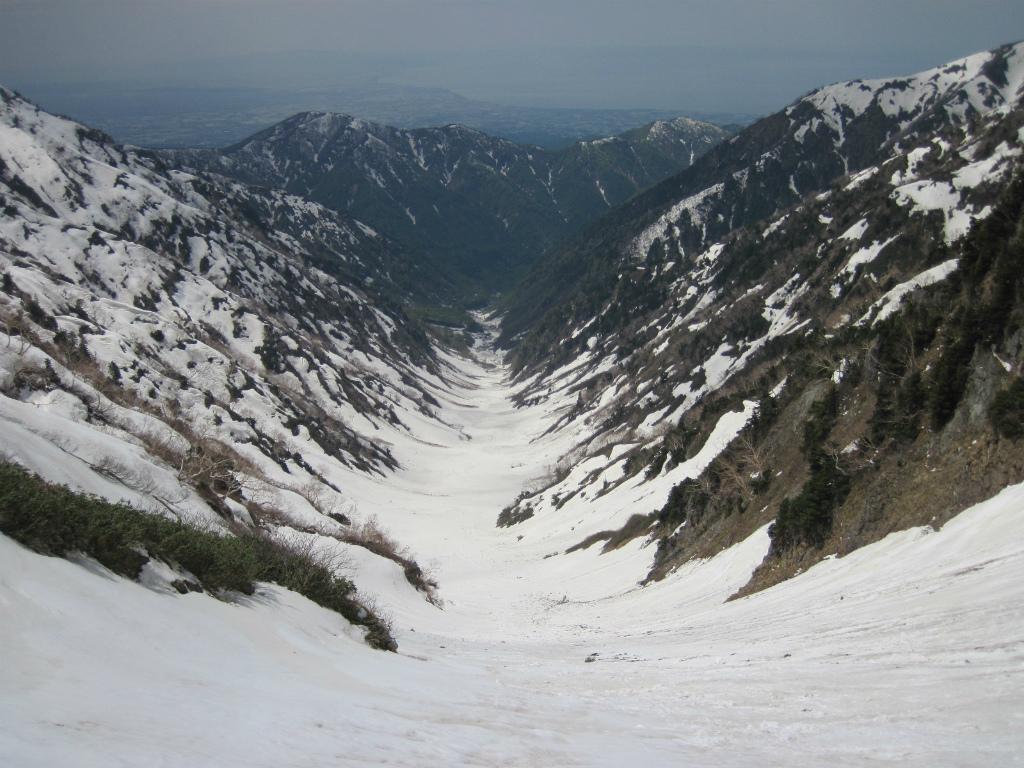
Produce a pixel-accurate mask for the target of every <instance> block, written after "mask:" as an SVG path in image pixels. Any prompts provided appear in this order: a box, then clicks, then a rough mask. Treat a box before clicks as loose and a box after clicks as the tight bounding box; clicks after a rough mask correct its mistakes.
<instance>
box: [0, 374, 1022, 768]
mask: <svg viewBox="0 0 1024 768" xmlns="http://www.w3.org/2000/svg"><path fill="white" fill-rule="evenodd" d="M462 369H463V383H462V384H461V386H460V387H459V389H457V390H454V392H453V396H452V397H450V398H449V401H448V402H446V403H444V405H443V408H444V415H445V417H446V418H447V419H449V420H450V421H451V422H453V423H457V424H458V425H459V426H460V427H461V431H455V430H449V431H447V432H443V431H442V430H440V429H439V430H438V431H437V432H436V433H434V434H432V435H431V434H421V438H422V439H421V441H420V442H413V441H409V442H408V443H406V444H404V445H396V446H395V451H396V455H398V456H399V458H400V460H401V462H402V464H403V466H404V467H405V469H404V470H403V471H401V472H400V473H399V474H398V476H397V477H396V478H395V479H394V482H389V483H384V482H383V481H381V480H379V479H378V480H375V479H373V478H372V476H367V475H363V476H362V478H363V480H362V482H363V484H362V485H358V484H355V483H354V484H353V485H352V486H351V487H350V488H348V489H347V490H348V491H349V492H350V493H351V495H352V496H353V497H354V498H355V499H357V503H358V505H359V507H360V509H361V510H363V511H365V512H380V513H381V514H382V515H383V513H384V511H385V510H387V512H388V517H387V522H388V523H389V525H391V526H392V527H393V529H394V530H395V531H396V533H397V534H398V535H399V537H400V538H402V539H403V540H407V541H415V542H416V546H417V550H418V551H419V554H420V555H421V556H423V559H426V560H430V559H434V560H436V571H437V574H438V575H439V577H440V580H441V583H442V596H443V597H444V598H445V599H446V605H445V607H444V609H443V610H441V609H439V608H437V607H434V606H431V605H429V604H428V603H425V602H424V601H423V600H410V599H407V598H408V594H407V593H408V592H409V591H411V589H410V588H408V586H407V585H405V587H404V588H403V586H402V585H401V584H399V583H398V582H396V581H395V580H394V579H393V578H391V576H392V574H389V573H387V572H383V571H380V570H378V571H373V570H372V569H366V568H363V569H361V572H360V573H359V574H358V576H359V578H358V579H357V580H358V581H359V583H360V584H361V585H362V586H363V588H364V589H366V590H368V591H376V592H377V593H378V596H379V598H380V600H381V601H382V602H384V603H386V604H388V605H389V606H390V607H391V608H392V610H393V612H394V623H395V629H396V634H397V636H398V639H399V644H400V654H399V655H398V656H395V655H393V654H384V653H379V652H375V651H371V650H369V649H367V648H366V647H365V646H363V645H361V644H360V643H359V642H357V641H355V640H353V639H352V638H351V637H350V636H349V632H348V628H347V625H346V624H345V622H344V621H343V620H341V619H340V618H338V617H337V616H335V615H333V614H330V613H328V612H325V611H323V610H321V609H319V608H317V607H316V606H314V605H312V604H311V603H308V602H307V601H305V600H304V599H302V598H299V597H296V596H295V595H293V594H291V593H288V592H285V591H283V590H280V589H278V588H276V587H272V586H265V587H263V588H261V589H260V590H259V591H258V593H257V594H256V595H254V596H253V597H252V598H239V599H238V600H236V601H234V602H220V601H217V600H214V599H211V598H209V597H207V596H205V595H196V594H189V595H185V596H180V595H177V594H176V593H173V594H172V593H170V592H169V590H167V589H163V588H161V587H160V586H159V584H158V583H157V584H156V585H155V586H153V587H152V588H147V587H145V586H142V585H140V584H135V583H132V582H128V581H125V580H122V579H119V578H114V577H111V576H110V575H109V574H108V573H106V572H104V571H103V570H102V569H101V568H99V567H98V566H96V565H94V564H90V563H82V564H75V563H71V562H67V561H63V560H58V559H54V558H45V557H42V556H40V555H36V554H32V553H29V552H27V551H26V550H24V549H22V548H20V547H18V546H17V545H14V544H13V543H11V542H10V541H9V540H6V539H3V540H0V548H2V552H0V617H2V620H0V645H2V647H3V649H4V663H3V665H2V671H0V701H2V702H3V703H2V710H3V711H4V713H5V715H4V718H3V726H2V729H0V762H3V764H5V765H11V766H49V765H55V764H68V763H71V762H73V763H74V764H75V765H78V766H100V765H102V766H111V765H125V766H129V765H131V766H136V765H143V764H160V765H168V766H194V765H218V766H231V765H239V766H242V765H245V766H281V765H300V764H301V765H304V766H318V765H324V766H326V765H332V766H336V765H352V766H357V765H365V766H369V765H381V764H389V765H406V766H456V765H467V766H469V765H473V766H499V765H502V766H507V765H513V766H562V765H588V766H622V765H684V764H685V765H697V766H700V765H709V766H710V765H726V764H727V765H783V764H787V765H791V764H798V765H821V764H824V763H827V764H831V765H860V764H863V763H864V762H868V761H875V762H880V763H890V762H892V763H895V762H899V763H900V764H908V765H936V764H957V765H1010V764H1014V763H1015V762H1016V760H1017V759H1018V758H1019V757H1020V755H1021V753H1022V750H1024V737H1022V736H1021V733H1022V731H1021V728H1020V716H1021V708H1020V704H1021V699H1020V693H1019V692H1020V688H1021V683H1022V678H1024V621H1022V619H1024V615H1022V614H1024V609H1022V608H1021V606H1022V605H1024V601H1022V599H1021V598H1022V597H1024V595H1022V592H1024V586H1022V585H1024V542H1022V541H1021V539H1020V537H1019V536H1018V535H1017V531H1019V529H1020V526H1021V525H1022V524H1024V487H1021V486H1016V487H1011V488H1008V489H1007V490H1005V491H1004V492H1003V493H1002V494H1000V495H999V496H998V497H996V498H994V499H992V500H991V501H989V502H986V503H984V504H981V505H979V506H977V507H975V508H973V509H971V510H968V511H967V512H964V513H963V514H961V515H960V516H959V517H957V518H956V519H955V520H954V521H952V522H951V523H949V524H948V525H946V526H945V528H944V529H943V530H941V531H939V532H932V531H931V530H930V529H923V530H922V529H917V530H910V531H905V532H903V533H900V534H895V535H892V536H890V537H888V538H887V539H885V540H884V541H882V542H879V543H877V544H875V545H871V546H868V547H865V548H863V549H861V550H859V551H857V552H855V553H853V554H852V555H850V556H848V557H845V558H842V559H831V560H826V561H825V562H823V563H821V564H820V565H818V566H816V567H814V568H813V569H811V570H810V571H808V572H807V573H805V574H803V575H801V576H799V577H797V578H795V579H793V580H791V581H789V582H786V583H785V584H783V585H780V586H778V587H775V588H773V589H771V590H768V591H766V592H762V593H759V594H757V595H754V596H752V597H748V598H744V599H741V600H738V601H734V602H728V603H727V602H725V600H726V598H727V596H728V595H729V594H731V593H732V592H733V591H735V589H737V588H738V587H739V586H740V585H742V584H743V583H744V582H745V581H746V579H747V578H748V576H749V574H750V572H751V570H752V569H753V568H754V567H755V566H756V565H757V564H758V562H760V560H761V558H762V557H763V555H764V552H765V550H766V548H767V543H768V540H767V535H766V533H765V531H764V530H763V529H762V530H760V531H758V532H757V533H756V534H755V535H754V536H753V537H751V539H750V540H748V541H745V542H743V543H740V544H737V545H736V546H734V547H733V548H731V549H729V550H727V551H725V552H723V553H722V554H720V555H719V556H717V557H715V558H714V559H712V560H710V561H704V562H694V563H691V564H689V565H688V566H687V567H685V568H684V569H681V570H679V571H677V572H676V573H674V574H673V575H671V576H670V577H668V578H667V579H665V580H664V581H662V582H659V583H656V584H653V585H650V586H647V587H644V588H639V587H634V588H632V589H628V590H626V591H625V592H623V590H622V588H621V586H620V585H621V584H622V575H623V572H628V571H629V570H630V569H631V568H635V567H636V562H637V560H638V559H642V558H641V557H640V555H641V553H639V552H637V551H635V550H628V551H625V552H617V553H614V554H612V555H606V556H604V557H603V558H601V561H602V563H601V567H597V568H590V569H589V573H588V574H587V575H586V576H582V575H581V573H582V571H583V570H585V569H581V568H579V567H578V564H577V565H576V570H575V573H576V575H577V580H578V581H579V582H580V583H578V584H577V583H574V582H573V580H572V578H571V577H572V573H569V572H568V570H571V569H572V566H571V565H567V563H571V561H570V560H569V559H568V558H548V559H544V557H543V554H541V553H542V552H544V551H545V550H546V549H547V548H549V547H550V546H551V542H550V541H549V540H548V538H549V537H553V536H556V534H558V532H551V531H544V530H536V531H531V530H530V529H529V528H526V529H525V531H526V532H525V534H523V538H522V540H521V541H517V540H516V537H517V536H518V535H519V534H522V533H523V530H524V529H523V527H522V526H517V528H519V529H520V530H519V531H518V533H517V532H516V529H512V530H511V531H509V530H501V529H496V528H495V527H494V518H495V515H496V513H497V511H498V509H500V507H501V505H502V504H504V503H505V502H506V501H507V499H508V495H509V494H510V493H514V492H515V490H516V489H517V488H518V487H521V484H522V483H523V482H524V481H525V480H527V479H529V477H530V476H531V475H534V474H536V473H537V472H538V471H542V470H543V468H544V464H545V461H546V459H547V458H548V456H549V455H551V454H552V452H557V450H558V447H557V446H555V445H553V442H557V441H558V439H559V438H558V437H557V436H553V435H548V436H546V437H545V436H543V432H544V431H545V429H546V427H547V426H548V425H549V423H550V420H551V419H552V418H554V417H556V416H557V414H554V413H550V412H547V413H546V412H544V410H543V407H535V408H531V409H515V408H513V407H512V405H511V403H510V401H509V400H508V395H509V394H510V388H509V384H508V382H507V380H506V378H505V372H504V371H503V370H502V369H500V368H496V367H493V366H490V367H489V366H484V365H479V364H469V363H463V364H462ZM434 423H436V422H434ZM529 522H530V521H527V523H529ZM563 533H564V532H563ZM578 556H579V557H589V558H591V560H594V561H596V560H598V556H597V555H596V554H593V555H590V554H588V553H587V552H582V553H578ZM604 561H607V562H604ZM353 567H354V568H356V569H357V570H360V566H359V565H358V564H355V565H354V566H353ZM642 571H643V569H642V568H636V573H642ZM566 577H569V578H568V580H566ZM563 585H564V586H563ZM403 589H404V591H403ZM588 658H589V659H590V660H591V661H592V663H588V662H587V659H588Z"/></svg>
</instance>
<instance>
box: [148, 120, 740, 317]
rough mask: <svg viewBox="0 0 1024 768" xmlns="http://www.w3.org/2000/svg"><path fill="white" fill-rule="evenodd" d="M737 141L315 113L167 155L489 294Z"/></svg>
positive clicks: (717, 131) (680, 130)
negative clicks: (402, 124) (404, 123)
mask: <svg viewBox="0 0 1024 768" xmlns="http://www.w3.org/2000/svg"><path fill="white" fill-rule="evenodd" d="M728 135H729V134H728V133H727V132H726V131H725V130H723V129H721V128H718V127H717V126H714V125H711V124H710V123H701V122H698V121H695V120H689V119H687V118H679V119H677V120H673V121H670V122H656V123H652V124H650V125H647V126H644V127H643V128H639V129H636V130H633V131H630V132H628V133H626V134H623V135H622V136H619V137H615V138H610V139H602V140H599V141H592V142H582V143H578V144H574V145H572V146H570V147H567V148H566V149H564V150H561V151H558V152H551V151H548V150H545V149H541V148H540V147H530V146H522V145H518V144H514V143H512V142H510V141H507V140H504V139H498V138H494V137H492V136H488V135H487V134H484V133H481V132H480V131H475V130H472V129H470V128H466V127H463V126H459V125H451V126H447V127H444V128H420V129H414V130H401V129H397V128H391V127H389V126H385V125H379V124H376V123H371V122H367V121H365V120H359V119H356V118H352V117H348V116H347V115H341V114H330V113H314V112H306V113H301V114H298V115H295V116H294V117H291V118H289V119H288V120H285V121H284V122H282V123H280V124H278V125H276V126H273V127H271V128H268V129H266V130H265V131H261V132H260V133H257V134H256V135H254V136H252V137H251V138H249V139H246V140H245V141H243V142H241V143H239V144H236V145H234V146H232V147H228V148H227V149H224V150H173V151H170V150H168V151H162V152H161V153H160V156H161V157H162V158H164V159H165V160H166V161H167V162H168V163H170V164H172V165H176V166H180V167H183V168H187V169H193V170H205V171H208V172H213V173H218V174H222V175H225V176H229V177H232V178H235V179H238V180H241V181H245V182H248V183H252V184H259V185H262V186H267V187H272V188H276V189H282V190H285V191H287V192H289V193H292V194H298V195H302V196H304V197H307V198H309V199H310V200H314V201H316V202H318V203H320V204H322V205H324V206H326V207H328V208H331V209H333V210H335V211H341V212H345V213H349V214H351V215H353V216H355V217H357V218H359V219H360V220H362V221H365V222H367V223H368V224H370V225H371V226H373V227H375V228H377V229H379V230H381V231H384V232H387V233H388V235H389V236H390V237H392V238H394V239H396V240H398V241H400V242H402V243H404V244H406V245H407V246H409V247H410V248H412V249H414V250H415V251H416V252H417V253H418V254H421V256H425V257H426V258H428V259H430V260H431V261H433V262H434V263H435V265H436V268H438V269H440V270H442V271H443V272H444V273H445V274H446V275H448V276H456V277H454V279H456V280H458V279H459V278H461V279H462V280H463V281H467V280H468V282H469V284H470V285H472V286H477V287H479V286H482V287H483V289H484V292H483V294H482V297H483V298H486V297H487V295H488V293H489V292H490V291H493V290H495V289H501V288H505V287H507V285H508V283H509V280H510V278H511V277H512V276H513V275H515V274H516V272H517V271H518V269H519V268H520V267H522V266H523V265H524V264H527V263H530V262H532V261H534V260H536V259H537V258H538V257H539V256H540V255H541V254H543V253H544V252H545V251H546V250H547V249H548V248H550V247H551V246H552V245H553V244H554V243H555V242H557V241H558V240H560V239H562V238H564V237H565V236H567V235H568V234H569V233H570V232H572V231H573V230H575V229H576V228H578V227H579V226H580V225H581V224H583V223H584V222H586V221H589V220H590V219H592V218H593V217H594V216H596V215H598V214H599V213H602V212H604V211H606V210H608V209H609V208H610V207H611V206H613V205H615V204H617V203H620V202H622V201H623V200H626V199H627V198H629V197H630V196H632V195H633V194H635V193H636V192H638V191H640V190H641V189H644V188H646V187H648V186H650V185H651V184H653V183H654V182H656V181H660V180H661V179H663V178H665V177H666V176H668V175H670V174H672V173H674V172H676V171H678V170H680V169H682V168H685V167H687V166H688V165H690V164H691V163H692V162H693V161H694V159H695V158H696V157H698V156H700V155H701V154H703V153H704V152H706V151H707V150H708V149H709V148H710V147H712V146H713V145H714V144H716V143H718V142H719V141H721V140H722V139H723V138H725V137H726V136H728ZM467 289H468V286H467Z"/></svg>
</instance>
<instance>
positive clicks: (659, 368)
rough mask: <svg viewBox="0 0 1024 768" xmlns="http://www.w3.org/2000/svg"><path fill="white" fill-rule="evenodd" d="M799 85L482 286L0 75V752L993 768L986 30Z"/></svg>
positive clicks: (1016, 505)
mask: <svg viewBox="0 0 1024 768" xmlns="http://www.w3.org/2000/svg"><path fill="white" fill-rule="evenodd" d="M911 86H912V87H911ZM815 93H816V94H817V95H815V94H812V95H811V96H808V97H805V98H804V99H801V100H799V101H797V102H795V103H794V104H793V105H792V106H791V107H790V108H789V109H787V110H784V111H782V112H779V113H777V114H776V115H774V116H770V117H768V118H766V119H765V120H763V121H760V122H759V123H758V124H756V125H754V126H751V127H750V128H749V129H746V130H744V131H742V132H741V133H739V134H737V135H735V136H734V137H732V138H731V139H729V140H728V141H726V142H723V143H722V144H720V145H718V146H716V147H715V148H714V149H712V150H711V151H710V152H708V153H707V154H705V155H704V156H702V157H701V158H698V159H696V160H695V161H694V165H693V167H692V168H690V169H689V170H688V171H686V172H683V173H681V174H679V176H677V177H673V179H671V180H669V181H667V182H665V183H663V184H661V185H658V186H657V187H655V188H653V189H651V190H648V191H647V192H644V193H641V194H640V195H639V196H638V197H636V198H633V200H632V202H631V203H630V204H629V205H627V206H623V207H619V208H616V209H615V210H614V211H612V212H611V214H610V215H609V216H607V217H605V218H603V219H601V220H598V221H596V222H593V227H592V228H591V227H589V225H588V228H585V229H584V230H581V231H580V235H579V239H578V240H569V241H567V244H566V245H565V248H564V250H562V251H559V252H553V253H551V254H546V255H545V256H544V259H543V260H542V261H541V262H539V263H538V267H537V269H536V270H535V271H533V272H531V274H530V275H527V276H526V278H525V279H524V280H522V281H521V282H520V283H518V285H517V287H515V288H514V290H510V291H509V292H508V293H504V294H502V295H501V296H499V297H492V299H493V300H494V302H495V303H494V304H492V305H490V307H491V309H489V310H487V311H486V312H485V311H482V310H480V311H478V310H472V311H471V306H470V305H469V304H466V305H463V304H460V303H459V300H458V299H457V298H456V297H457V295H459V294H458V291H456V289H455V287H454V286H453V285H448V284H447V283H446V281H445V279H442V278H443V276H440V277H439V275H437V274H434V271H433V270H432V268H431V267H430V264H429V263H428V262H424V261H423V260H422V259H420V258H418V256H419V255H422V254H419V252H418V251H417V250H416V249H415V248H412V247H411V246H410V245H409V244H408V243H407V242H405V241H402V240H399V239H392V238H393V236H394V233H393V232H392V231H391V230H390V229H389V227H388V226H386V225H387V220H386V217H385V218H383V219H380V220H370V221H368V222H364V221H362V220H359V221H357V220H356V219H353V218H351V217H350V216H349V215H348V214H347V213H344V212H341V210H340V209H339V210H333V209H331V208H329V207H325V206H322V205H318V204H316V203H314V202H312V201H311V200H310V199H307V198H306V197H302V196H300V194H305V193H304V192H301V190H300V191H299V193H296V194H290V193H286V192H285V191H284V190H283V189H277V188H272V187H257V186H250V185H249V184H247V183H244V182H243V181H238V180H234V181H232V180H231V179H228V178H226V177H224V176H222V175H219V174H218V173H217V172H216V170H215V169H214V170H209V169H208V170H201V169H196V168H193V169H188V168H183V167H171V166H170V165H168V163H169V162H171V160H172V158H171V156H169V155H163V156H161V155H160V154H159V153H156V152H153V151H149V150H142V149H138V148H133V147H124V146H119V145H117V144H116V143H114V142H113V140H112V139H110V138H109V137H106V136H104V135H103V134H101V133H99V132H98V131H93V130H90V129H88V128H86V127H84V126H81V125H78V124H77V123H74V122H73V121H71V120H69V119H65V118H60V117H57V116H54V115H49V114H47V113H46V112H44V111H43V110H41V109H39V108H37V107H35V106H33V105H31V104H30V103H28V102H26V101H25V100H24V99H22V98H21V97H19V96H18V95H16V94H14V93H13V92H11V91H7V90H5V89H2V88H0V531H2V532H3V534H4V535H0V765H2V766H7V765H10V766H15V767H17V768H23V767H28V766H31V767H33V768H39V767H42V766H53V765H75V766H137V765H162V766H183V767H184V766H189V767H191V766H197V765H208V766H235V765H237V766H246V768H249V767H250V766H256V767H259V766H267V767H268V768H269V767H270V766H275V767H277V766H291V765H295V766H335V765H343V766H344V765H352V766H375V765H382V764H387V765H400V766H445V767H447V766H570V765H575V766H616V767H617V766H632V765H640V766H675V765H688V766H689V765H694V766H703V765H706V766H718V765H730V766H731V765H756V766H764V765H791V764H796V765H807V766H817V765H861V764H864V763H886V764H888V763H899V764H901V765H903V764H909V765H920V766H925V765H927V766H933V765H951V764H955V765H979V766H981V765H984V766H990V765H1010V764H1016V763H1018V762H1019V761H1020V759H1021V757H1022V755H1024V736H1022V735H1021V734H1022V733H1024V697H1022V695H1021V693H1020V692H1021V690H1022V689H1024V687H1022V682H1024V539H1022V537H1021V535H1020V530H1021V527H1022V525H1024V483H1022V480H1024V440H1022V438H1024V378H1022V376H1021V372H1022V371H1024V277H1022V275H1024V246H1022V243H1024V239H1022V235H1021V233H1022V232H1024V172H1022V170H1021V158H1022V157H1024V128H1022V127H1021V126H1022V125H1024V50H1022V47H1021V45H1020V44H1018V45H1011V46H1004V48H1002V49H999V50H997V51H993V52H989V53H987V54H979V55H977V56H974V57H969V58H968V59H964V60H961V61H960V62H954V63H952V64H950V65H947V66H946V67H943V68H939V69H936V70H930V71H929V72H926V73H922V75H920V76H917V77H915V78H912V79H911V80H909V81H908V80H899V81H897V80H892V81H870V82H868V83H860V82H857V83H847V84H840V85H837V86H829V87H828V88H825V89H822V90H821V91H818V92H815ZM323 122H324V124H325V125H326V124H327V123H330V122H331V121H330V120H326V119H325V120H324V121H323ZM283 148H284V149H287V147H286V146H284V145H283ZM413 149H415V147H413ZM285 156H287V155H282V157H285ZM491 159H492V160H493V159H494V158H491ZM427 165H428V164H426V163H421V164H418V165H417V167H418V168H421V169H422V170H424V171H427V170H428V168H427V167H426V166H427ZM597 188H598V189H600V190H601V192H602V194H603V187H601V185H600V183H598V187H597ZM424 200H428V198H424ZM428 202H429V201H428ZM424 204H425V205H426V204H427V203H426V202H425V203H424ZM417 210H419V209H417ZM435 212H436V213H437V214H438V215H440V211H436V209H435ZM405 214H408V217H409V218H410V220H412V222H413V225H414V226H415V224H416V221H415V220H416V216H413V215H412V213H410V212H409V209H405V213H403V214H402V216H403V217H404V216H405ZM417 215H420V214H419V213H418V214H417ZM524 215H525V214H524ZM491 224H495V222H491ZM495 225H496V226H497V224H495ZM507 225H508V223H507V222H505V226H507ZM549 257H550V258H549ZM482 301H483V299H480V300H479V302H478V303H476V304H473V305H472V306H476V307H479V306H482V303H480V302H482ZM52 484H64V485H66V486H68V488H64V489H59V488H56V486H54V485H52ZM51 492H52V494H53V495H51ZM61 494H63V495H61ZM80 494H91V496H82V495H80ZM53 499H58V500H59V501H58V502H56V503H55V502H53V501H52V500H53ZM121 501H124V502H127V504H130V505H133V507H132V508H129V507H128V506H126V505H121V506H117V504H118V502H121ZM979 502H980V503H979ZM111 508H114V509H115V510H116V512H117V514H116V515H115V514H114V512H111ZM83 510H85V511H84V512H83ZM55 520H56V521H57V522H54V521H55ZM76 526H77V527H76ZM18 542H20V543H18ZM172 544H173V545H174V546H172ZM23 545H24V546H23ZM40 553H42V554H40ZM83 553H88V554H83ZM224 553H227V554H224ZM48 555H54V556H48ZM108 568H109V570H108ZM286 587H288V588H286ZM303 595H305V597H304V596H303ZM307 598H308V599H307ZM321 606H326V607H321ZM328 608H330V609H331V610H328ZM371 646H372V647H371ZM375 649H376V650H375ZM385 650H387V651H395V650H397V652H396V653H388V652H383V651H385Z"/></svg>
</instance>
